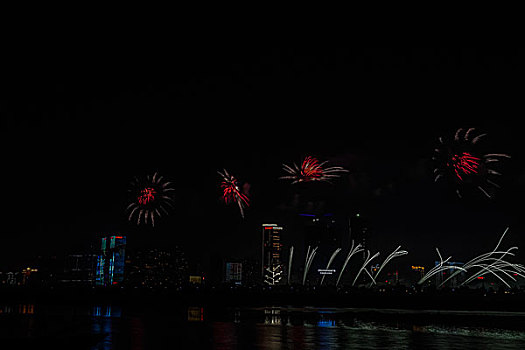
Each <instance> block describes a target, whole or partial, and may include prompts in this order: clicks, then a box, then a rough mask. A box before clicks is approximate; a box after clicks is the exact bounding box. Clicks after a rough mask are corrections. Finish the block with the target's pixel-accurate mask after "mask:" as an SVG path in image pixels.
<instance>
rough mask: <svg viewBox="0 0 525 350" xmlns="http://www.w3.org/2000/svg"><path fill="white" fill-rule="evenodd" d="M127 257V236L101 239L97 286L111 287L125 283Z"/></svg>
mask: <svg viewBox="0 0 525 350" xmlns="http://www.w3.org/2000/svg"><path fill="white" fill-rule="evenodd" d="M125 255H126V237H125V236H109V237H103V238H102V239H101V246H100V254H99V255H98V258H97V270H96V277H95V284H96V285H97V286H111V285H116V284H119V283H120V282H122V281H123V279H124V264H125Z"/></svg>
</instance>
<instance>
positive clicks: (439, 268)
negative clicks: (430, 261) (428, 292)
mask: <svg viewBox="0 0 525 350" xmlns="http://www.w3.org/2000/svg"><path fill="white" fill-rule="evenodd" d="M436 251H437V253H438V256H439V264H437V265H436V266H434V267H433V268H432V269H430V270H429V271H428V272H427V273H426V274H425V275H424V276H423V277H421V279H420V280H419V281H418V282H417V284H422V283H424V282H425V281H426V280H428V279H429V278H431V277H432V276H435V275H436V274H438V273H441V272H443V271H446V270H450V269H456V270H461V271H466V270H465V269H464V268H462V267H459V266H454V265H451V266H449V265H445V263H447V262H448V261H449V260H450V259H451V258H452V256H449V257H448V258H446V259H445V260H443V258H442V257H441V253H440V252H439V249H437V248H436Z"/></svg>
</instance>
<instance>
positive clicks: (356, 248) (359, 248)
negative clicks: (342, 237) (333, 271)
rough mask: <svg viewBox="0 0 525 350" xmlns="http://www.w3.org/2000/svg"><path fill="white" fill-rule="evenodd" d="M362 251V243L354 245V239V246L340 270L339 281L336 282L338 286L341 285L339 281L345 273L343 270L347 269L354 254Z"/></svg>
mask: <svg viewBox="0 0 525 350" xmlns="http://www.w3.org/2000/svg"><path fill="white" fill-rule="evenodd" d="M362 251H363V248H362V246H361V244H358V245H357V246H356V247H354V240H352V246H351V247H350V252H349V253H348V256H347V257H346V259H345V262H344V264H343V268H342V269H341V271H340V272H339V277H337V282H336V283H335V285H336V286H337V285H339V281H340V280H341V276H342V275H343V272H344V271H345V269H346V265H348V262H349V261H350V259H351V258H352V256H354V255H355V254H357V253H360V252H362Z"/></svg>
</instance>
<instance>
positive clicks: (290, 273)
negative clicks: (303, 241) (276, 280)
mask: <svg viewBox="0 0 525 350" xmlns="http://www.w3.org/2000/svg"><path fill="white" fill-rule="evenodd" d="M292 260H293V246H292V247H291V248H290V258H289V259H288V285H290V277H291V276H292Z"/></svg>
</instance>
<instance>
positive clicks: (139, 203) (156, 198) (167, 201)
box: [126, 173, 175, 226]
mask: <svg viewBox="0 0 525 350" xmlns="http://www.w3.org/2000/svg"><path fill="white" fill-rule="evenodd" d="M172 191H175V190H174V189H173V188H172V187H171V182H166V181H163V177H162V176H159V174H158V173H154V174H153V175H147V176H146V177H145V178H144V179H139V178H137V177H135V178H134V179H133V180H132V181H131V187H130V189H129V190H128V192H129V194H130V196H131V203H130V204H129V205H128V207H127V208H126V211H128V212H129V216H128V220H129V221H135V220H136V223H137V225H140V224H141V223H142V222H143V223H144V224H146V225H147V224H148V221H149V223H151V226H155V219H156V218H158V217H161V216H162V214H166V215H167V214H168V210H167V209H168V208H169V207H171V208H173V203H174V201H173V198H172V197H171V192H172Z"/></svg>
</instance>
